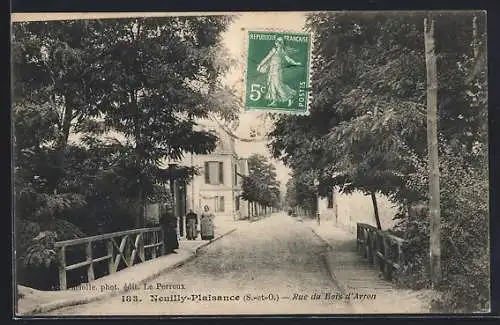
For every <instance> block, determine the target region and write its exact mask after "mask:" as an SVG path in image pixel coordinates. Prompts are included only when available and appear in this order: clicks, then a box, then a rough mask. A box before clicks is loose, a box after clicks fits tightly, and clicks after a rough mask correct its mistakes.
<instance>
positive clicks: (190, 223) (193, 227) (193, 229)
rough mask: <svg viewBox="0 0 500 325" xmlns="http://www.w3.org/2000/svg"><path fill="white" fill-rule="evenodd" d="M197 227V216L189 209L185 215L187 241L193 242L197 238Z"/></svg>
mask: <svg viewBox="0 0 500 325" xmlns="http://www.w3.org/2000/svg"><path fill="white" fill-rule="evenodd" d="M197 227H198V215H197V214H196V213H194V212H193V210H192V209H189V213H188V214H186V238H187V239H188V240H193V239H196V237H198V233H197Z"/></svg>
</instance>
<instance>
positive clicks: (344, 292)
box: [308, 226, 356, 312]
mask: <svg viewBox="0 0 500 325" xmlns="http://www.w3.org/2000/svg"><path fill="white" fill-rule="evenodd" d="M308 227H309V229H311V231H312V233H313V234H314V235H315V236H316V237H317V238H318V239H319V240H320V241H322V242H323V243H324V244H325V246H326V247H327V250H326V252H325V254H324V255H323V257H324V258H325V264H326V267H327V269H328V273H329V274H330V278H331V279H332V281H333V283H335V285H336V286H337V288H339V290H340V292H341V293H342V295H344V296H346V295H347V288H346V287H345V285H344V284H342V283H341V282H340V281H339V279H338V278H337V277H336V276H335V271H334V269H333V267H332V265H333V261H332V259H331V257H330V256H331V252H332V250H333V246H332V245H331V244H330V243H329V242H328V241H327V240H326V239H324V238H323V237H322V236H321V235H319V234H318V233H317V232H316V230H314V228H312V227H311V226H308ZM347 304H348V306H349V308H350V309H352V311H353V312H356V307H355V306H354V304H353V303H352V302H351V301H349V300H347Z"/></svg>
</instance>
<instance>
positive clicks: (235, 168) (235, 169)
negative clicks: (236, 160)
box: [234, 164, 238, 185]
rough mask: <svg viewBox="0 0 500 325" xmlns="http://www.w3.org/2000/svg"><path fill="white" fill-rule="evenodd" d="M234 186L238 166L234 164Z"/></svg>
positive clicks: (236, 181) (236, 180) (236, 179)
mask: <svg viewBox="0 0 500 325" xmlns="http://www.w3.org/2000/svg"><path fill="white" fill-rule="evenodd" d="M234 185H238V165H237V164H234Z"/></svg>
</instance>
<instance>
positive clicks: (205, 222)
mask: <svg viewBox="0 0 500 325" xmlns="http://www.w3.org/2000/svg"><path fill="white" fill-rule="evenodd" d="M214 218H215V215H214V214H213V213H212V212H210V208H209V207H208V205H205V207H204V211H203V213H202V214H201V223H200V226H201V239H202V240H211V239H214Z"/></svg>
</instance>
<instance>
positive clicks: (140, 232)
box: [54, 227, 165, 290]
mask: <svg viewBox="0 0 500 325" xmlns="http://www.w3.org/2000/svg"><path fill="white" fill-rule="evenodd" d="M163 236H164V234H163V230H162V228H161V227H153V228H141V229H133V230H127V231H119V232H114V233H108V234H102V235H97V236H91V237H84V238H77V239H71V240H65V241H59V242H56V243H55V245H54V248H55V249H56V253H57V258H58V268H59V270H58V271H59V290H65V289H67V272H68V271H72V270H78V269H82V268H86V273H87V281H88V282H90V281H92V280H94V279H95V278H96V276H95V272H94V271H95V269H94V267H95V266H96V265H97V264H98V263H106V264H107V272H106V273H107V274H108V275H109V274H111V273H114V272H116V271H119V270H121V269H123V268H127V267H130V266H133V265H135V264H138V263H141V262H144V261H146V260H150V259H153V258H156V257H157V256H161V255H163V254H164V252H165V248H164V247H163ZM82 246H83V247H82ZM68 248H70V249H71V248H80V249H81V248H84V254H83V255H84V257H85V258H84V260H83V261H77V262H73V264H68V263H67V262H68V260H67V254H66V253H67V249H68ZM96 248H100V249H96ZM96 250H98V251H100V252H101V253H102V252H105V255H104V256H95V255H94V253H95V251H96Z"/></svg>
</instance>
